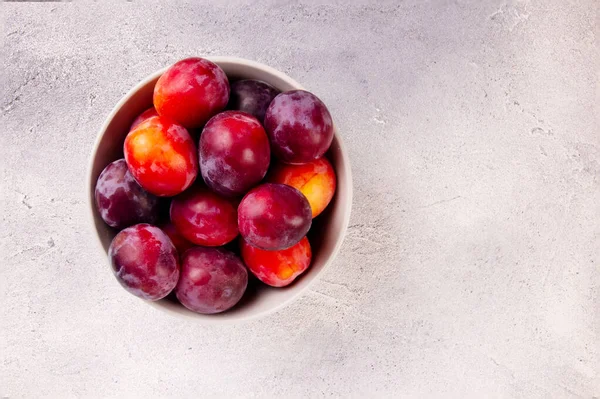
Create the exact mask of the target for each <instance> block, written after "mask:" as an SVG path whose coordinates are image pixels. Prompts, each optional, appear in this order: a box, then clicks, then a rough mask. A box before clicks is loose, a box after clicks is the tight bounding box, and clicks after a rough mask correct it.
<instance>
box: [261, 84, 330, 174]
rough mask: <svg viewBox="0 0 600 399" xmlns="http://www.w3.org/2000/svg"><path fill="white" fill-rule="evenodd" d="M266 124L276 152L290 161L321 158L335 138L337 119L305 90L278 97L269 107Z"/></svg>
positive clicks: (285, 160) (301, 161)
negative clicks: (334, 129)
mask: <svg viewBox="0 0 600 399" xmlns="http://www.w3.org/2000/svg"><path fill="white" fill-rule="evenodd" d="M264 125H265V130H266V131H267V134H268V135H269V139H270V140H271V146H272V150H273V154H274V155H275V156H276V157H277V158H279V159H280V160H281V161H283V162H285V163H289V164H303V163H307V162H310V161H314V160H315V159H318V158H320V157H321V156H323V154H325V152H326V151H327V149H329V146H330V145H331V141H332V140H333V121H332V119H331V114H330V113H329V111H328V110H327V107H326V106H325V104H323V102H322V101H321V100H319V99H318V98H317V96H315V95H314V94H312V93H309V92H307V91H304V90H292V91H287V92H285V93H281V94H279V95H278V96H277V97H275V98H274V99H273V101H272V102H271V104H270V105H269V108H267V113H266V115H265V123H264Z"/></svg>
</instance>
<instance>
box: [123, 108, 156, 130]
mask: <svg viewBox="0 0 600 399" xmlns="http://www.w3.org/2000/svg"><path fill="white" fill-rule="evenodd" d="M153 116H158V112H156V108H154V107H152V108H148V109H147V110H145V111H144V112H142V113H141V114H139V115H138V117H137V118H135V120H134V121H133V123H132V124H131V127H130V128H129V131H132V130H133V129H135V128H136V127H138V126H139V125H140V123H142V122H144V121H145V120H146V119H150V118H152V117H153Z"/></svg>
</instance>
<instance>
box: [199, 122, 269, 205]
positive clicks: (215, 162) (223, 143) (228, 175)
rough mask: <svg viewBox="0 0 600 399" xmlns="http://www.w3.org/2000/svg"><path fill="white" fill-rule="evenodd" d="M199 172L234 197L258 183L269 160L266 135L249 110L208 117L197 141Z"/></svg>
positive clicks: (215, 189)
mask: <svg viewBox="0 0 600 399" xmlns="http://www.w3.org/2000/svg"><path fill="white" fill-rule="evenodd" d="M198 154H199V159H200V173H201V174H202V178H203V179H204V181H205V182H206V184H207V185H208V186H209V187H210V188H211V189H212V190H213V191H215V192H216V193H218V194H221V195H224V196H228V197H235V196H239V195H242V194H244V193H245V192H247V191H248V190H249V189H250V188H252V187H253V186H255V185H256V184H258V183H259V182H260V181H261V180H262V179H263V178H264V177H265V174H266V173H267V169H268V168H269V162H270V160H271V149H270V146H269V138H268V137H267V134H266V133H265V130H264V129H263V127H262V125H261V124H260V122H258V120H257V119H256V118H255V117H253V116H252V115H250V114H247V113H245V112H240V111H226V112H222V113H220V114H218V115H216V116H214V117H213V118H212V119H211V120H209V121H208V123H207V124H206V126H204V129H203V130H202V135H201V136H200V144H199V150H198Z"/></svg>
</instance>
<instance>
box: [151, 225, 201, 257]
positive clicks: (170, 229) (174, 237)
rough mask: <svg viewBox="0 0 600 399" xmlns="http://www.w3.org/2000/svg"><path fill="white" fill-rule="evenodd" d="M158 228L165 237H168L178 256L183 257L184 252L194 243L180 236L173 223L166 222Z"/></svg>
mask: <svg viewBox="0 0 600 399" xmlns="http://www.w3.org/2000/svg"><path fill="white" fill-rule="evenodd" d="M159 227H160V229H161V230H162V231H163V232H164V233H165V234H166V235H167V236H169V238H170V239H171V242H172V243H173V245H175V248H176V249H177V253H178V254H179V256H181V255H183V253H184V252H185V251H187V250H188V249H190V248H192V247H193V246H194V243H192V242H190V241H188V240H186V239H185V237H184V236H182V235H181V233H180V232H179V231H178V230H177V228H175V225H174V224H173V223H171V222H167V223H165V224H162V225H160V226H159Z"/></svg>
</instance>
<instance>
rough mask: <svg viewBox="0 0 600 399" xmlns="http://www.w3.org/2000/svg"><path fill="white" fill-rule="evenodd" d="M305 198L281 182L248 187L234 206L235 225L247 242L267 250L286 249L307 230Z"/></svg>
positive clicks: (308, 212)
mask: <svg viewBox="0 0 600 399" xmlns="http://www.w3.org/2000/svg"><path fill="white" fill-rule="evenodd" d="M311 222H312V211H311V208H310V204H309V202H308V200H307V199H306V197H305V196H304V195H303V194H302V193H301V192H300V191H298V190H297V189H295V188H294V187H291V186H287V185H284V184H273V183H266V184H262V185H260V186H258V187H256V188H254V189H253V190H251V191H250V192H249V193H248V194H246V196H245V197H244V198H243V199H242V202H241V203H240V206H239V207H238V227H239V230H240V234H241V235H242V237H243V238H244V240H246V242H248V244H250V245H252V246H254V247H257V248H260V249H265V250H268V251H275V250H281V249H286V248H289V247H291V246H293V245H295V244H296V243H298V242H299V241H300V240H301V239H302V237H304V236H305V235H306V233H307V232H308V230H309V229H310V225H311Z"/></svg>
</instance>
